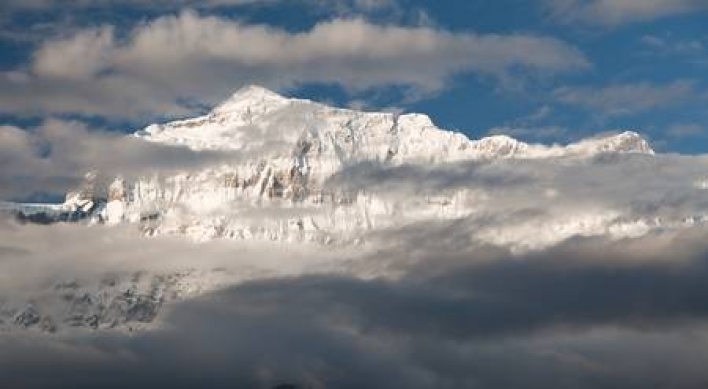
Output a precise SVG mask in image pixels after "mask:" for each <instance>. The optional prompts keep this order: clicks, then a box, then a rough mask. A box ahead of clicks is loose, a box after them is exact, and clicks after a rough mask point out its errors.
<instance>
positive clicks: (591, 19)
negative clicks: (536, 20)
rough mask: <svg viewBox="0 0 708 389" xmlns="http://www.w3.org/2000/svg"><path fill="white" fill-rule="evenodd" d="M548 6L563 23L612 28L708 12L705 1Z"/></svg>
mask: <svg viewBox="0 0 708 389" xmlns="http://www.w3.org/2000/svg"><path fill="white" fill-rule="evenodd" d="M545 5H546V7H547V8H548V9H549V10H550V12H551V15H552V17H553V18H554V19H556V20H558V21H561V22H563V23H574V22H582V23H587V24H600V25H610V26H613V25H620V24H624V23H630V22H637V21H646V20H653V19H658V18H662V17H667V16H672V15H679V14H686V13H690V12H704V11H706V10H708V4H707V3H706V2H705V1H703V0H545Z"/></svg>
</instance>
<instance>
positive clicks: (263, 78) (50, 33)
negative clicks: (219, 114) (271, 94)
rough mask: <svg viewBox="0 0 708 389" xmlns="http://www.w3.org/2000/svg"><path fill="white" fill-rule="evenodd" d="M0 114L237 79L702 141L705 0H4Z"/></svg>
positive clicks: (707, 98)
mask: <svg viewBox="0 0 708 389" xmlns="http://www.w3.org/2000/svg"><path fill="white" fill-rule="evenodd" d="M0 53H2V55H0V118H1V119H2V124H8V125H10V124H12V125H20V126H23V127H25V128H31V127H32V126H35V125H38V124H39V123H41V122H43V121H44V120H47V119H48V118H51V117H62V118H73V119H79V120H84V121H87V122H88V123H89V124H90V125H92V126H96V127H108V128H110V129H113V130H117V131H132V130H135V129H138V128H140V127H142V126H144V125H145V124H148V123H150V122H153V121H159V120H165V119H167V118H170V117H184V116H193V115H195V114H197V113H200V112H203V111H204V110H206V109H208V107H209V106H211V105H213V104H215V103H217V102H218V101H220V100H222V99H224V98H225V97H227V96H228V95H229V94H230V93H231V92H233V91H235V90H237V89H238V88H239V87H241V86H242V85H244V84H250V83H256V84H262V85H264V86H266V87H270V88H272V89H276V90H278V91H280V92H282V93H284V94H288V95H294V96H298V97H305V98H312V99H316V100H320V101H324V102H329V103H333V104H336V105H340V106H350V107H356V108H362V109H367V110H403V111H409V112H411V111H413V112H423V113H426V114H429V115H430V116H431V117H432V118H433V120H434V121H435V122H436V123H437V124H438V125H439V126H441V127H443V128H448V129H455V130H459V131H462V132H465V133H466V134H468V135H469V136H471V137H481V136H484V135H486V134H491V133H506V134H509V135H512V136H515V137H518V138H520V139H523V140H526V141H531V142H543V143H552V142H561V143H563V142H570V141H573V140H577V139H579V138H583V137H586V136H590V135H592V134H596V133H601V132H606V131H614V130H622V129H633V130H636V131H638V132H640V133H642V134H644V135H645V136H647V137H648V138H650V139H651V141H652V143H653V145H654V147H655V148H656V149H658V150H662V151H667V152H680V153H706V152H708V110H706V109H705V107H706V105H708V82H707V80H706V75H707V74H708V1H705V0H612V1H610V0H537V1H522V0H496V1H480V0H465V1H463V0H449V1H413V0H334V1H323V0H209V1H200V2H196V1H191V0H160V1H143V0H129V1H121V2H119V1H113V0H98V1H83V0H77V1H57V0H30V1H19V0H9V1H5V2H3V5H0Z"/></svg>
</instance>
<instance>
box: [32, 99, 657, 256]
mask: <svg viewBox="0 0 708 389" xmlns="http://www.w3.org/2000/svg"><path fill="white" fill-rule="evenodd" d="M134 136H136V137H138V138H140V139H143V140H145V141H148V142H158V143H162V144H167V145H179V146H187V147H189V148H192V149H194V150H220V151H222V152H226V153H227V154H229V155H232V156H233V162H229V163H223V164H219V165H217V166H213V167H210V168H206V169H202V170H200V171H198V172H183V173H178V174H170V175H164V174H161V173H160V172H155V174H154V175H151V176H149V177H143V178H141V179H138V180H133V181H130V182H129V181H126V180H124V179H122V178H117V179H115V180H114V181H113V182H112V183H111V184H110V185H109V187H108V188H105V189H102V188H98V187H96V184H94V181H95V180H96V177H95V176H92V175H89V176H87V179H86V183H85V185H84V187H83V188H81V189H80V190H77V191H76V192H74V193H71V194H69V195H68V196H67V202H66V203H65V204H64V205H63V206H62V207H61V208H60V210H59V211H56V210H55V211H52V210H49V211H48V212H44V213H40V214H39V215H40V216H41V217H37V216H36V215H35V216H32V217H30V219H32V218H35V219H37V220H40V221H41V220H42V218H43V217H44V218H46V217H49V218H50V219H51V214H52V212H54V213H57V212H62V213H61V215H63V216H61V220H66V219H72V218H77V217H81V216H87V217H88V218H89V219H90V220H91V221H93V222H103V223H107V224H119V223H123V222H129V223H135V224H138V225H139V226H140V228H141V229H142V230H143V231H144V232H145V233H146V234H147V235H155V234H185V235H188V236H189V237H191V238H192V239H194V240H197V241H205V240H209V239H214V238H232V239H267V240H276V241H316V242H322V243H328V242H337V241H339V242H354V241H361V237H362V235H363V234H364V233H366V232H368V231H372V230H377V229H386V228H394V227H400V226H403V225H406V224H410V223H415V222H420V221H430V220H450V219H460V218H466V217H470V216H473V215H478V216H480V217H482V216H484V215H485V214H486V212H490V209H489V208H488V201H487V200H488V199H489V197H490V194H489V193H488V192H486V191H485V190H483V189H480V188H476V187H474V185H471V186H470V185H467V186H465V187H461V188H456V189H445V190H440V191H438V192H434V191H427V192H426V193H405V194H400V193H397V192H396V191H395V190H393V189H395V188H387V187H385V186H384V187H381V186H380V185H378V183H377V182H374V183H373V185H372V183H371V182H369V183H368V184H364V185H360V184H359V183H357V182H351V181H348V180H347V179H346V178H345V179H344V182H342V177H348V176H349V175H350V174H349V173H352V172H354V174H353V176H354V177H357V173H356V172H358V171H361V170H362V169H363V170H364V171H368V170H371V169H373V170H375V171H378V172H379V173H378V174H380V175H382V176H381V177H380V180H381V181H385V180H386V179H385V176H386V175H387V174H390V173H392V171H391V169H395V168H401V167H408V168H414V169H418V170H426V169H428V170H430V169H441V170H445V169H447V168H448V167H450V166H452V165H454V164H458V165H459V164H465V163H492V162H494V161H503V160H519V161H523V160H546V159H548V160H550V159H556V160H564V159H569V160H576V159H584V158H591V157H593V156H596V155H598V154H602V153H621V154H642V155H653V151H652V150H651V148H650V147H649V145H648V143H647V142H646V141H645V140H644V139H642V138H641V137H640V136H639V135H638V134H636V133H633V132H625V133H622V134H619V135H613V136H607V137H601V138H596V139H591V140H586V141H583V142H580V143H576V144H572V145H569V146H558V145H554V146H543V145H531V144H526V143H523V142H520V141H518V140H516V139H513V138H510V137H507V136H492V137H487V138H483V139H480V140H470V139H469V138H467V137H466V136H465V135H463V134H461V133H456V132H451V131H445V130H442V129H440V128H438V127H436V126H435V124H434V123H433V122H432V121H431V120H430V118H429V117H428V116H425V115H421V114H405V115H396V114H393V113H378V112H359V111H353V110H347V109H339V108H332V107H328V106H325V105H322V104H319V103H315V102H312V101H308V100H300V99H289V98H285V97H283V96H280V95H278V94H276V93H274V92H271V91H268V90H266V89H263V88H260V87H256V86H249V87H245V88H243V89H241V90H239V91H238V92H236V93H235V94H234V95H233V96H231V97H230V98H229V99H228V100H226V101H225V102H223V103H222V104H220V105H219V106H217V107H216V108H214V109H213V110H212V111H211V112H210V113H208V114H206V115H204V116H201V117H197V118H193V119H187V120H179V121H174V122H170V123H165V124H155V125H151V126H148V127H147V128H145V129H144V130H142V131H138V132H137V133H135V134H134ZM367 169H368V170H367ZM369 173H371V172H369ZM443 175H444V174H443ZM419 192H420V191H419ZM47 215H49V216H47ZM608 215H611V216H608V218H607V220H606V221H600V222H597V223H595V222H593V223H590V224H589V225H590V226H591V227H587V226H588V224H587V223H580V224H579V225H577V226H576V227H577V228H574V227H573V226H575V225H576V224H574V223H573V222H567V223H566V224H568V225H569V226H570V227H567V228H566V227H563V228H557V229H555V230H554V229H551V230H552V231H556V232H555V233H553V234H551V235H552V236H550V237H546V238H544V240H543V242H544V243H543V244H550V243H553V242H554V241H557V240H561V239H564V238H566V237H568V236H572V235H573V234H580V233H582V234H595V233H597V234H600V233H606V232H607V231H608V230H609V229H610V224H612V223H614V222H615V219H616V218H615V216H612V215H614V213H611V212H610V213H608ZM570 217H571V218H572V215H571V216H570ZM593 220H595V219H593ZM602 220H604V219H602ZM592 226H597V227H592ZM620 230H622V229H620ZM496 235H498V234H497V233H496V232H489V233H487V234H484V233H482V232H480V234H479V236H480V237H487V238H485V239H487V240H489V241H490V242H493V243H498V242H503V243H507V242H512V243H515V244H516V243H519V242H520V243H522V244H523V247H535V246H537V243H538V242H532V241H533V240H534V239H535V237H534V234H526V233H525V232H524V233H514V234H512V235H511V236H507V237H505V238H503V239H502V238H499V237H498V236H496ZM516 239H518V240H519V242H516Z"/></svg>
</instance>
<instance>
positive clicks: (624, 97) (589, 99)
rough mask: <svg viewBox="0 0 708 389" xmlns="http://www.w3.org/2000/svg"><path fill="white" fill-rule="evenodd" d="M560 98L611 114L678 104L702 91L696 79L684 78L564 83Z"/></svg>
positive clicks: (615, 114) (623, 113)
mask: <svg viewBox="0 0 708 389" xmlns="http://www.w3.org/2000/svg"><path fill="white" fill-rule="evenodd" d="M553 94H554V97H555V99H556V100H557V101H559V102H561V103H564V104H569V105H575V106H579V107H583V108H586V109H588V110H591V111H593V112H596V113H601V114H603V115H607V116H622V115H630V114H636V113H640V112H644V111H647V110H650V109H654V108H659V107H661V106H665V105H670V104H676V103H679V102H682V101H686V100H688V99H690V98H692V97H695V96H698V95H700V92H698V91H697V88H696V86H695V83H694V82H692V81H686V80H680V81H675V82H672V83H669V84H653V83H647V82H642V83H630V84H616V85H610V86H606V87H562V88H558V89H556V90H555V91H554V92H553Z"/></svg>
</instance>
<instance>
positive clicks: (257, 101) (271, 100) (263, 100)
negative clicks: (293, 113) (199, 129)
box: [213, 85, 289, 113]
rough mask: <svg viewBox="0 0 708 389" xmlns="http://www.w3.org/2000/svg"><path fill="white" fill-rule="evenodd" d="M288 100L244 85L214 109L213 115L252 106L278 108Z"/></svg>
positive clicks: (274, 93)
mask: <svg viewBox="0 0 708 389" xmlns="http://www.w3.org/2000/svg"><path fill="white" fill-rule="evenodd" d="M288 101H289V99H288V98H287V97H284V96H282V95H279V94H278V93H276V92H273V91H272V90H270V89H266V88H264V87H261V86H258V85H246V86H244V87H242V88H240V89H239V90H237V91H236V92H235V93H234V94H233V95H231V97H229V98H228V99H227V100H225V101H224V102H222V103H221V104H219V105H218V106H217V107H216V108H214V110H213V112H214V113H228V112H233V111H237V110H242V109H248V108H251V107H253V106H260V107H265V108H267V107H268V106H273V105H275V106H279V105H282V104H284V103H286V102H288Z"/></svg>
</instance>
